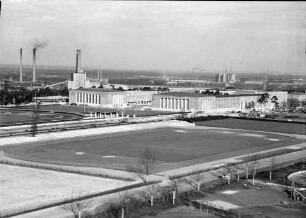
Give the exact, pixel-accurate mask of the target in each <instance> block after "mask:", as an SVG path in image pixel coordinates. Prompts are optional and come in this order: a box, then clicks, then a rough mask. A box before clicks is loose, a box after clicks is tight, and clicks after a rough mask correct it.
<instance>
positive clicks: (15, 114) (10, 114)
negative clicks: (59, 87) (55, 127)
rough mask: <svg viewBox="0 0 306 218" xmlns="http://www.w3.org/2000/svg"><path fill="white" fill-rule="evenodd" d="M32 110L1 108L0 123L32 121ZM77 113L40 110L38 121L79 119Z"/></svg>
mask: <svg viewBox="0 0 306 218" xmlns="http://www.w3.org/2000/svg"><path fill="white" fill-rule="evenodd" d="M32 116H33V112H32V111H18V110H9V109H8V110H1V111H0V125H7V124H22V123H29V122H32V120H33V118H32ZM79 118H80V117H79V116H78V115H73V114H65V113H48V112H40V113H39V121H42V122H44V121H52V120H70V119H79Z"/></svg>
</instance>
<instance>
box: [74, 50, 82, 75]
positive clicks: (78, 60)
mask: <svg viewBox="0 0 306 218" xmlns="http://www.w3.org/2000/svg"><path fill="white" fill-rule="evenodd" d="M75 72H76V73H81V72H82V70H81V50H79V49H78V50H76V69H75Z"/></svg>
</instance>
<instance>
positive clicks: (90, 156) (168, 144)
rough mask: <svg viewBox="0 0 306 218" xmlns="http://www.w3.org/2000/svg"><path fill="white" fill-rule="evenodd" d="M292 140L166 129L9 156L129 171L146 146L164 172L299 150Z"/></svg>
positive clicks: (48, 145)
mask: <svg viewBox="0 0 306 218" xmlns="http://www.w3.org/2000/svg"><path fill="white" fill-rule="evenodd" d="M299 142H301V141H300V140H297V139H293V138H291V137H286V136H281V135H274V134H266V133H262V134H258V133H256V134H255V133H252V132H245V131H243V132H242V131H235V130H232V131H225V130H216V129H203V128H160V129H151V130H143V131H137V132H136V131H132V132H124V133H115V134H107V135H99V136H97V135H96V136H90V137H84V138H81V137H80V138H74V139H66V140H65V139H63V140H56V141H49V142H37V143H34V144H24V145H23V146H17V145H16V146H9V147H6V148H4V149H3V150H4V152H5V153H6V154H8V155H9V156H12V157H16V158H19V159H24V160H31V161H37V162H47V163H56V164H66V165H83V166H95V167H104V168H111V169H121V170H124V169H126V166H127V165H129V164H135V163H136V162H137V158H138V157H139V156H140V153H141V152H142V151H143V149H144V147H145V146H149V147H150V148H152V150H153V151H154V152H156V154H157V159H158V161H159V163H160V164H159V165H160V169H159V170H160V171H162V170H168V169H173V168H177V167H182V166H188V165H192V164H195V163H202V162H205V161H212V160H217V159H220V158H226V157H231V156H236V155H241V154H246V153H252V152H255V151H260V150H266V149H272V148H276V147H282V146H286V145H292V144H297V143H299Z"/></svg>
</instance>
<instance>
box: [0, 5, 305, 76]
mask: <svg viewBox="0 0 306 218" xmlns="http://www.w3.org/2000/svg"><path fill="white" fill-rule="evenodd" d="M305 28H306V2H305V1H300V2H299V1H297V2H290V1H288V2H268V1H267V2H265V1H261V2H251V1H247V2H217V1H214V2H206V1H205V2H204V1H202V2H201V1H193V2H188V1H177V2H175V1H90V0H87V1H86V0H4V1H3V0H2V13H1V17H0V64H19V49H20V48H23V62H24V63H25V64H31V63H32V48H33V46H35V45H36V44H41V45H43V46H41V48H38V50H37V64H38V65H47V66H74V65H75V51H76V49H81V50H82V66H84V67H103V68H105V69H134V70H153V69H154V70H191V69H192V68H193V67H198V68H200V69H203V70H206V71H224V70H225V69H227V70H228V71H229V70H230V68H231V66H232V70H233V71H237V72H243V71H246V72H267V71H268V72H281V73H305V74H306V66H305V65H306V60H305V59H306V54H305V49H306V48H305V46H306V45H305V38H306V37H305V34H306V30H305Z"/></svg>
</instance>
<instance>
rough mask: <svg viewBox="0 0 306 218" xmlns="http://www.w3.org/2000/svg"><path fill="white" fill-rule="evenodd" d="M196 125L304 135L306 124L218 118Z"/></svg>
mask: <svg viewBox="0 0 306 218" xmlns="http://www.w3.org/2000/svg"><path fill="white" fill-rule="evenodd" d="M196 125H197V126H211V127H224V128H232V129H246V130H257V131H267V132H280V133H289V134H301V135H305V132H306V125H305V124H298V123H285V122H273V121H259V120H243V119H234V118H229V119H220V120H208V121H201V122H196Z"/></svg>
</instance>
